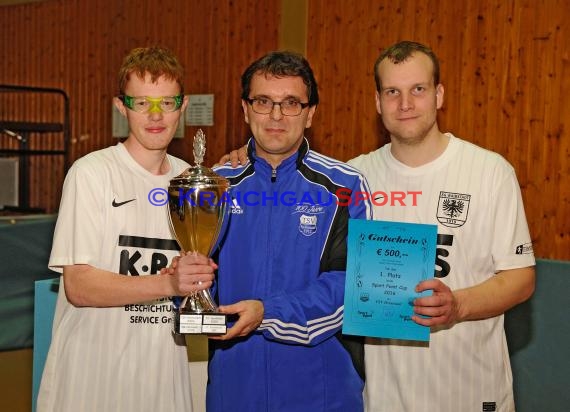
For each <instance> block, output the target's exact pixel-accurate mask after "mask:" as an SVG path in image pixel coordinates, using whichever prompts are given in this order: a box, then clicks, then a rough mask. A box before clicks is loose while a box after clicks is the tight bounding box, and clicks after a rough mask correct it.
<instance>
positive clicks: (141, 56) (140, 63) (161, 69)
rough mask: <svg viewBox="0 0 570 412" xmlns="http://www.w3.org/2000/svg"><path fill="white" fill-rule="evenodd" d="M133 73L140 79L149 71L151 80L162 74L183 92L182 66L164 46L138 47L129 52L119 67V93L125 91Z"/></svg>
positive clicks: (154, 80)
mask: <svg viewBox="0 0 570 412" xmlns="http://www.w3.org/2000/svg"><path fill="white" fill-rule="evenodd" d="M133 73H134V74H136V75H137V76H138V77H140V78H141V79H142V78H144V76H145V74H146V73H149V74H150V76H151V80H152V81H153V82H156V81H157V80H158V78H159V77H160V76H164V77H166V78H167V79H169V80H174V81H176V82H177V83H178V85H179V86H180V94H182V93H184V86H183V83H182V81H183V78H184V68H183V67H182V65H181V64H180V62H179V61H178V59H177V58H176V56H175V55H174V53H172V52H171V51H170V50H168V49H166V48H164V47H138V48H136V49H132V50H131V51H130V52H129V54H128V55H127V56H126V57H125V58H124V60H123V64H122V65H121V68H120V69H119V93H120V94H123V93H124V92H125V86H126V85H127V81H128V80H129V77H130V75H131V74H133Z"/></svg>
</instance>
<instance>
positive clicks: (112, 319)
mask: <svg viewBox="0 0 570 412" xmlns="http://www.w3.org/2000/svg"><path fill="white" fill-rule="evenodd" d="M182 80H183V69H182V66H181V65H180V63H179V62H178V60H177V58H176V56H174V55H173V54H172V52H170V51H169V50H167V49H164V48H160V47H151V48H137V49H134V50H132V51H131V52H130V53H129V55H128V56H126V58H125V60H124V61H123V65H122V67H121V69H120V72H119V90H120V96H119V97H118V98H115V105H116V107H117V108H118V109H119V111H120V112H121V114H122V115H123V116H125V117H126V118H127V120H128V123H129V135H128V137H127V139H126V140H125V141H124V142H123V143H119V144H117V145H115V146H112V147H108V148H106V149H103V150H99V151H96V152H93V153H90V154H88V155H86V156H84V157H83V158H81V159H79V160H77V161H76V162H75V163H74V165H73V166H72V167H71V169H70V170H69V173H68V174H67V176H66V179H65V183H64V188H63V195H62V199H61V205H60V209H59V217H58V221H57V225H56V229H55V233H54V240H53V246H52V252H51V257H50V261H49V266H50V268H52V269H54V270H56V271H59V272H61V273H62V274H63V276H62V277H61V284H60V289H59V295H58V300H57V306H56V312H55V317H54V323H53V334H52V341H51V346H50V350H49V354H48V358H47V362H46V365H45V369H44V373H43V377H42V382H41V386H40V392H39V397H38V408H37V410H38V411H40V412H46V411H50V412H51V411H53V412H66V411H73V412H77V411H82V412H88V411H93V412H101V411H121V412H143V411H149V412H151V411H152V412H156V411H161V412H163V411H169V412H180V411H191V410H192V402H191V391H190V381H189V365H188V360H187V355H186V348H185V346H184V341H183V340H182V341H180V339H179V338H177V337H176V336H173V334H172V329H173V328H172V318H173V313H172V311H173V309H172V302H171V297H172V296H183V295H188V294H189V293H191V292H193V291H196V290H199V289H204V288H208V287H210V286H211V284H212V280H213V270H214V268H215V265H214V264H213V262H211V261H210V260H209V259H208V258H206V257H205V256H200V255H190V254H188V255H186V256H183V257H182V258H180V259H179V261H178V264H177V267H176V269H175V270H174V271H172V272H171V273H164V274H160V269H162V268H164V267H167V266H168V265H169V264H170V262H171V261H172V259H173V258H174V257H175V256H178V255H179V251H178V247H177V244H176V242H175V241H174V240H173V236H172V234H171V232H170V229H169V224H168V217H167V212H166V210H165V207H164V205H163V204H162V205H160V206H158V205H157V204H160V200H161V198H163V197H164V196H165V192H164V189H165V188H166V187H167V186H168V183H169V180H170V179H171V178H172V177H174V176H176V175H178V174H180V173H181V172H182V171H183V170H184V169H185V168H187V167H188V164H187V163H186V162H184V161H182V160H180V159H177V158H175V157H173V156H170V155H168V154H167V147H168V145H169V143H170V141H171V140H172V138H173V136H174V133H175V131H176V128H177V125H178V122H179V120H180V116H181V115H182V111H183V109H184V107H185V106H186V104H187V98H186V97H184V95H183V87H182ZM150 275H152V276H150Z"/></svg>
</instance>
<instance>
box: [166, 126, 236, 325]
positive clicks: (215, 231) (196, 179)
mask: <svg viewBox="0 0 570 412" xmlns="http://www.w3.org/2000/svg"><path fill="white" fill-rule="evenodd" d="M193 148H194V163H195V165H194V166H191V167H189V168H188V169H186V170H185V171H184V172H182V174H180V175H178V176H176V177H174V178H172V179H171V180H170V184H169V186H168V203H169V212H170V213H169V217H170V219H169V220H170V228H171V229H172V232H173V233H174V236H175V238H176V240H177V242H178V244H179V245H180V248H181V249H182V250H183V251H184V252H199V253H201V254H203V255H206V256H210V255H211V254H212V252H213V249H214V247H215V246H216V243H217V241H218V238H219V236H220V234H221V231H222V226H223V224H224V221H225V218H226V216H227V215H226V211H227V204H228V201H227V191H228V189H229V187H230V182H229V181H228V180H227V179H226V178H224V177H222V176H220V175H218V174H217V173H215V172H214V171H213V170H212V169H209V168H207V167H204V166H202V165H201V163H202V161H203V160H204V154H205V153H206V137H205V135H204V132H202V130H198V132H197V133H196V135H195V136H194V145H193ZM174 325H175V332H176V333H182V334H210V335H219V334H224V333H226V329H227V327H226V315H224V314H223V313H219V312H218V307H217V305H216V303H215V302H214V299H212V296H211V295H210V292H209V290H202V291H200V292H193V293H191V294H190V295H189V296H186V297H184V298H183V300H182V303H181V304H180V308H179V309H178V311H177V312H176V314H175V321H174Z"/></svg>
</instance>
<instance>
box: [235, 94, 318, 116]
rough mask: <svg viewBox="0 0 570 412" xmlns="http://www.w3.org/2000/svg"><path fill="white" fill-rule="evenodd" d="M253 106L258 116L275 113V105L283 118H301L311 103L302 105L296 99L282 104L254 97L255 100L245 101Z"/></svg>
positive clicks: (287, 100) (284, 101)
mask: <svg viewBox="0 0 570 412" xmlns="http://www.w3.org/2000/svg"><path fill="white" fill-rule="evenodd" d="M245 101H246V102H248V103H249V104H250V105H251V109H252V110H253V111H254V112H255V113H258V114H269V113H271V112H272V111H273V107H275V105H277V106H279V110H280V111H281V114H282V115H283V116H299V115H300V114H301V112H302V111H303V109H304V108H305V107H308V106H309V103H301V102H300V101H298V100H295V99H286V100H283V101H282V102H274V101H273V100H271V99H267V98H265V97H254V98H253V99H245Z"/></svg>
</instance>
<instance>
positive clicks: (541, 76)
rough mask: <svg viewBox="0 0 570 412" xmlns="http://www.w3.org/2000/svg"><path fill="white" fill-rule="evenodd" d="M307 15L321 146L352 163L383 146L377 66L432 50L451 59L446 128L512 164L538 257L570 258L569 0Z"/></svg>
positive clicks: (361, 4) (447, 2)
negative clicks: (406, 43) (395, 49)
mask: <svg viewBox="0 0 570 412" xmlns="http://www.w3.org/2000/svg"><path fill="white" fill-rule="evenodd" d="M308 16H309V18H308V19H309V22H308V39H307V56H308V58H309V60H310V61H311V63H312V65H313V66H314V69H315V71H316V76H317V79H318V80H319V82H320V89H321V97H322V101H321V104H320V107H319V109H318V111H317V115H316V116H317V117H315V121H314V122H313V127H312V129H313V130H312V141H313V146H314V147H316V148H317V149H319V150H321V151H322V152H324V153H327V154H329V155H331V156H334V157H337V158H339V159H342V160H347V159H350V158H352V157H354V156H356V155H358V154H360V153H363V152H368V151H371V150H374V149H376V148H377V147H379V146H380V145H382V144H383V143H384V138H385V135H384V134H383V133H382V131H383V130H382V127H381V125H380V121H379V119H378V116H377V114H376V111H375V107H374V87H375V86H374V79H373V64H374V61H375V59H376V57H377V56H378V54H379V52H380V51H381V50H382V49H383V48H384V47H386V46H388V45H390V44H392V43H394V42H396V41H398V40H404V39H410V40H417V41H420V42H423V43H426V44H428V45H430V46H431V47H432V48H433V49H434V50H435V52H436V54H437V55H438V56H439V57H440V60H441V66H442V67H441V69H442V83H443V84H444V86H445V103H444V108H443V110H442V111H441V113H440V127H441V129H442V130H444V131H448V130H449V131H452V132H453V133H454V134H456V135H457V136H459V137H462V138H464V139H466V140H469V141H472V142H474V143H476V144H479V145H481V146H483V147H486V148H488V149H491V150H494V151H497V152H499V153H500V154H502V155H503V156H504V157H505V158H507V159H508V160H509V161H510V162H511V163H512V164H513V166H514V167H515V169H516V171H517V175H518V178H519V181H520V184H521V187H522V191H523V197H524V201H525V207H526V211H527V217H528V220H529V225H530V229H531V235H532V237H533V241H534V246H535V252H536V255H537V256H540V257H544V258H555V259H570V184H569V183H568V177H569V175H570V137H569V133H570V106H569V105H567V104H565V101H564V98H565V96H568V92H569V91H570V45H569V43H570V42H569V40H570V29H569V26H568V24H567V22H568V20H569V19H570V7H569V6H568V3H567V1H565V0H504V1H497V0H466V1H457V0H414V1H410V0H393V1H375V0H363V1H355V2H348V1H343V0H310V1H309V13H308Z"/></svg>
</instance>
